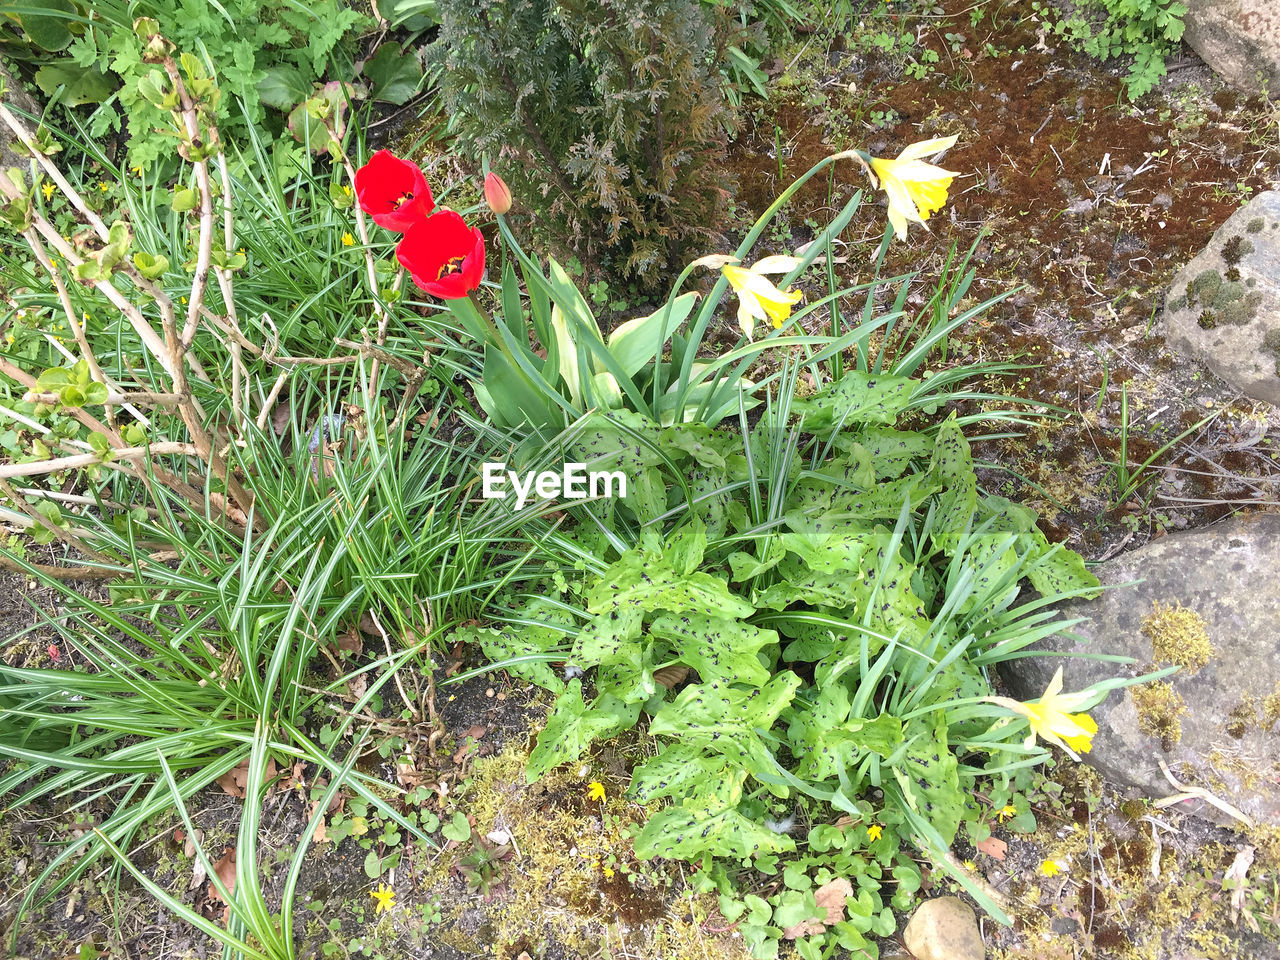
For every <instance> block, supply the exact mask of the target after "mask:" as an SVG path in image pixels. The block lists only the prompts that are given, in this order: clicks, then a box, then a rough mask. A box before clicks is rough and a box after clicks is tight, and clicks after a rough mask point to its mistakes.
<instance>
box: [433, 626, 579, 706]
mask: <svg viewBox="0 0 1280 960" xmlns="http://www.w3.org/2000/svg"><path fill="white" fill-rule="evenodd" d="M453 639H454V640H455V641H461V642H463V643H478V644H480V648H481V649H482V650H484V653H485V657H486V658H487V659H488V660H489V661H490V662H493V663H497V662H499V661H504V660H511V659H517V658H520V657H527V656H529V655H530V654H537V653H546V652H547V651H548V650H554V649H556V648H557V647H561V648H562V647H563V646H564V644H565V642H566V641H565V635H564V633H563V632H562V631H559V630H556V629H553V628H550V627H535V626H532V625H529V624H513V625H511V626H508V627H504V628H503V629H501V630H498V629H493V628H480V627H463V628H462V629H460V630H458V631H456V632H455V633H454V634H453ZM505 669H506V670H507V671H508V672H510V673H513V674H515V675H516V676H517V677H521V678H523V679H525V680H528V681H530V682H531V683H536V684H537V685H538V686H540V687H542V688H544V689H546V690H550V691H552V692H553V693H560V692H561V691H563V690H564V681H563V680H561V679H560V676H559V674H557V673H556V671H554V670H552V669H551V667H549V666H548V665H547V664H546V662H545V661H541V660H524V661H521V660H518V659H517V662H515V663H508V664H507V665H506V666H505Z"/></svg>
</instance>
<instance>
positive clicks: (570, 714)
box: [525, 678, 640, 783]
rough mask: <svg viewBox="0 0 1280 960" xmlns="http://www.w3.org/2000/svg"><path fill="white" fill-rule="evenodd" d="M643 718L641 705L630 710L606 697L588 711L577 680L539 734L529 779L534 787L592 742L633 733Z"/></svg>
mask: <svg viewBox="0 0 1280 960" xmlns="http://www.w3.org/2000/svg"><path fill="white" fill-rule="evenodd" d="M639 716H640V705H639V704H634V705H630V706H629V705H627V704H623V703H620V702H619V701H617V700H616V699H615V698H612V697H602V698H600V700H599V701H597V702H596V703H595V704H593V705H592V706H590V707H588V706H587V705H586V704H585V703H583V702H582V681H581V680H579V679H577V678H574V679H573V680H571V681H569V685H568V686H567V687H565V689H564V692H563V693H561V694H560V696H559V697H558V698H557V699H556V705H555V708H554V709H553V710H552V713H551V716H550V717H549V718H548V719H547V725H546V727H544V728H543V730H542V732H541V733H540V734H538V743H537V745H536V746H535V747H534V748H533V752H532V753H530V754H529V762H528V764H527V765H526V766H525V778H526V779H527V781H528V782H529V783H533V782H535V781H536V780H537V779H538V778H539V777H541V776H542V775H543V774H544V773H546V772H547V771H548V770H550V769H551V768H552V767H556V766H559V765H560V764H562V763H569V762H570V761H572V760H576V759H578V757H580V756H581V755H582V751H584V750H586V749H587V747H589V746H590V745H591V743H592V741H595V740H599V739H602V738H604V737H611V736H613V735H614V734H616V733H620V732H621V731H623V730H626V729H629V728H630V727H632V726H633V725H634V724H635V722H636V719H637V718H638V717H639Z"/></svg>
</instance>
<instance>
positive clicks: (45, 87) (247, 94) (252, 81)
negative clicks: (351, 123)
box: [0, 0, 371, 168]
mask: <svg viewBox="0 0 1280 960" xmlns="http://www.w3.org/2000/svg"><path fill="white" fill-rule="evenodd" d="M139 17H150V18H152V19H154V20H155V21H156V22H157V23H158V24H159V31H160V32H163V33H164V35H165V36H166V37H167V38H168V39H169V40H170V41H171V42H173V43H174V44H175V45H176V46H177V47H178V48H179V49H182V50H190V51H193V52H195V51H198V52H199V53H198V55H199V57H200V58H201V60H202V61H203V62H205V63H207V64H216V65H217V69H218V79H219V83H220V84H221V87H222V89H223V91H224V92H225V93H226V94H227V96H226V98H225V99H224V100H223V101H222V102H221V103H220V104H218V105H217V109H216V113H215V119H216V122H217V123H218V125H219V126H220V127H221V128H222V130H223V132H224V134H226V135H228V136H232V137H233V138H236V139H239V138H240V136H241V135H243V132H244V130H245V129H246V127H247V126H248V127H256V128H258V129H264V128H269V127H272V126H274V129H275V132H276V133H279V132H281V130H282V129H283V125H284V123H283V120H284V118H283V115H282V114H281V115H277V116H276V117H274V118H273V117H270V116H269V115H268V112H267V109H266V108H268V107H272V108H275V109H276V110H279V111H284V112H285V113H287V112H288V111H290V110H291V109H293V108H294V107H295V106H296V105H297V104H298V103H300V102H301V101H302V100H304V99H306V98H307V97H309V96H311V93H312V89H313V85H314V83H315V82H316V81H325V80H336V79H348V78H349V77H350V75H351V73H352V71H353V69H354V66H353V62H354V59H355V54H356V51H355V37H356V32H357V31H359V30H360V29H362V28H363V27H365V26H367V25H368V24H369V23H371V20H370V19H369V18H368V17H367V16H366V15H365V14H362V13H360V12H359V10H358V9H356V8H354V7H352V6H351V5H349V4H346V3H343V2H341V0H316V2H309V3H306V4H301V3H293V4H290V3H266V2H263V0H225V2H224V3H217V4H214V3H203V2H200V3H197V2H190V0H146V2H143V3H134V4H125V3H120V2H118V0H109V2H105V3H100V2H94V3H92V4H90V3H80V2H76V0H39V2H36V3H32V4H23V5H22V8H21V11H20V12H15V13H13V14H10V15H9V16H8V17H7V18H6V19H7V20H8V29H6V30H4V32H3V33H2V34H0V37H2V38H3V39H2V40H0V46H2V48H3V50H4V52H5V53H7V54H9V55H11V56H13V57H15V58H16V59H18V60H19V61H21V62H25V63H26V64H27V65H28V67H29V69H30V71H31V76H32V79H33V80H34V82H35V84H36V85H37V86H38V87H39V88H40V90H41V92H42V93H44V94H45V96H47V97H49V98H51V99H52V100H53V101H54V102H56V103H59V104H61V106H63V107H67V108H69V107H76V106H79V105H82V104H96V105H98V106H97V109H96V110H95V111H94V112H93V114H92V116H91V117H90V120H89V124H88V134H89V136H91V137H94V138H101V137H103V136H105V135H106V134H107V133H108V132H110V131H121V130H122V129H123V128H122V123H127V130H128V133H129V164H130V165H132V166H139V167H143V168H146V167H149V166H150V165H152V164H153V163H155V162H156V161H157V160H158V159H160V158H161V157H164V156H167V155H169V154H170V152H171V149H170V148H169V147H168V146H167V145H166V144H167V141H166V139H165V136H164V135H163V134H162V133H160V132H158V130H157V128H158V127H159V128H163V127H164V126H165V122H164V121H165V115H166V113H167V111H165V110H162V109H160V108H159V107H157V106H155V105H153V104H152V103H150V102H149V101H148V99H147V98H146V96H145V95H144V92H143V91H142V90H141V89H140V85H139V81H141V80H142V79H143V78H144V77H145V76H146V75H147V74H148V73H150V72H151V70H152V69H153V68H152V67H151V65H150V64H149V63H147V62H146V61H145V60H144V57H143V54H142V51H141V49H140V48H139V46H138V44H137V41H136V38H135V36H134V26H133V24H134V21H135V20H136V19H137V18H139ZM334 72H336V73H337V74H339V76H333V75H332V74H333V73H334Z"/></svg>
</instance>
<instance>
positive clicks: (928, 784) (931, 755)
mask: <svg viewBox="0 0 1280 960" xmlns="http://www.w3.org/2000/svg"><path fill="white" fill-rule="evenodd" d="M904 733H905V735H906V736H907V737H908V739H910V738H913V737H914V738H915V739H914V741H913V742H912V743H911V744H910V745H909V746H908V747H907V753H906V757H905V758H904V760H903V762H902V764H901V765H900V766H898V767H896V768H895V769H894V771H893V773H894V776H895V777H896V778H897V781H898V785H899V786H900V787H901V788H902V793H903V795H904V796H905V797H906V799H907V803H908V804H910V806H911V809H913V810H915V811H916V812H917V813H918V814H920V815H921V816H922V817H924V818H925V819H926V820H928V821H929V823H930V824H932V825H933V828H934V829H935V830H937V831H938V833H939V834H940V835H941V836H942V838H943V840H944V841H945V842H946V843H947V844H948V845H950V843H951V841H952V840H954V839H955V836H956V830H957V829H959V827H960V820H961V817H962V816H963V813H964V796H963V794H962V793H961V792H960V778H959V774H958V773H957V760H956V755H955V754H954V753H952V752H951V749H950V746H949V745H948V743H947V726H946V719H945V718H944V717H939V720H938V725H937V726H936V727H934V728H933V729H930V728H929V727H928V726H927V725H926V724H925V722H924V721H923V720H914V721H912V722H911V723H910V724H909V725H908V727H907V729H906V730H905V731H904Z"/></svg>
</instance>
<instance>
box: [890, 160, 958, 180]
mask: <svg viewBox="0 0 1280 960" xmlns="http://www.w3.org/2000/svg"><path fill="white" fill-rule="evenodd" d="M890 163H892V164H893V176H895V177H896V178H898V179H899V180H902V181H903V182H905V183H914V182H917V181H922V180H951V179H952V178H954V177H958V176H960V174H959V172H958V171H956V170H944V169H943V168H942V167H939V166H935V165H934V164H932V163H925V162H924V161H923V160H908V161H907V162H906V163H898V162H897V161H890Z"/></svg>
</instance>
